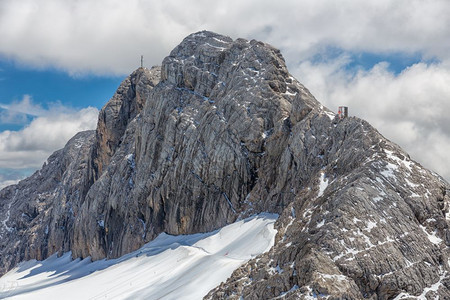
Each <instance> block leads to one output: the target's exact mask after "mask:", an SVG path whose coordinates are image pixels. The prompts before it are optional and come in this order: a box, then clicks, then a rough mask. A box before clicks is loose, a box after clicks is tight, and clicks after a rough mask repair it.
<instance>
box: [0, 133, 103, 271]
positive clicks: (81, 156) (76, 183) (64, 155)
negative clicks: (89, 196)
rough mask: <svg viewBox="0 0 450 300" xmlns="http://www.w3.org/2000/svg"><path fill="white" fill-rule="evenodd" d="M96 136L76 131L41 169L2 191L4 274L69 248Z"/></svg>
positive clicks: (0, 221)
mask: <svg viewBox="0 0 450 300" xmlns="http://www.w3.org/2000/svg"><path fill="white" fill-rule="evenodd" d="M94 137H95V132H94V131H86V132H80V133H78V134H77V135H75V136H74V137H73V138H72V139H71V140H70V141H69V142H68V143H67V145H66V146H65V147H64V149H62V150H59V151H56V152H55V153H53V154H52V155H51V156H50V157H49V158H48V160H47V162H46V163H45V164H44V166H43V167H42V169H41V170H40V171H37V172H36V173H34V174H33V175H32V176H30V177H29V178H27V179H25V180H22V181H21V182H20V183H18V184H17V185H12V186H9V187H6V188H4V189H3V190H1V191H0V212H1V214H0V274H4V273H5V272H6V271H7V270H9V269H11V268H12V267H13V266H14V265H15V264H17V263H18V262H21V261H24V260H29V259H45V258H47V257H48V256H50V255H52V254H54V253H57V252H59V253H62V252H67V251H70V248H71V239H72V232H73V231H75V230H76V229H75V228H74V220H75V218H76V216H77V214H78V213H79V209H80V204H81V203H82V201H83V199H84V197H85V195H86V193H87V190H88V188H89V175H88V172H89V152H90V149H91V146H92V144H93V142H94Z"/></svg>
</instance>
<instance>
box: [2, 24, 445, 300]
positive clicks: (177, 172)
mask: <svg viewBox="0 0 450 300" xmlns="http://www.w3.org/2000/svg"><path fill="white" fill-rule="evenodd" d="M159 76H160V77H159ZM159 78H160V81H159ZM158 81H159V83H158ZM81 137H83V142H82V143H81V144H80V145H82V146H80V147H81V148H80V150H77V149H78V148H76V147H75V144H76V143H75V142H74V139H77V137H75V138H74V139H72V140H71V142H69V143H68V145H67V146H66V147H65V148H64V149H63V150H61V151H59V152H57V153H55V154H54V155H53V156H52V157H53V159H52V158H50V159H49V161H50V162H51V161H53V160H54V161H58V164H56V162H55V163H54V166H53V165H52V163H49V164H48V165H46V166H45V167H44V168H43V170H42V171H41V173H36V174H34V175H33V176H32V177H31V178H29V179H27V180H25V181H23V182H21V183H19V184H18V185H16V186H11V187H8V188H6V189H4V190H2V191H1V193H0V210H1V212H2V214H1V215H0V216H1V217H0V219H1V218H3V220H4V221H3V222H0V234H2V239H1V242H0V245H1V248H0V255H1V256H0V261H1V266H4V267H3V269H0V273H1V272H4V271H6V270H8V269H10V268H11V267H12V266H13V265H14V264H15V263H17V262H19V261H22V260H24V259H30V258H38V259H41V258H45V257H47V256H48V255H50V254H52V253H55V252H58V251H59V252H63V251H69V250H71V251H72V255H73V256H74V257H79V256H82V257H86V256H92V257H93V258H94V259H100V258H104V257H117V256H120V255H123V254H125V253H128V252H130V251H132V250H135V249H137V248H139V247H140V246H142V245H143V244H144V243H146V242H148V241H150V240H152V239H153V238H154V237H156V236H157V235H158V234H159V233H161V232H163V231H165V232H168V233H170V234H185V233H194V232H202V231H210V230H213V229H216V228H218V227H221V226H223V225H225V224H227V223H230V222H233V221H235V220H236V219H238V218H242V217H245V216H248V215H251V214H254V213H258V212H262V211H269V212H277V213H279V214H280V219H279V220H278V222H277V225H276V226H277V228H278V236H277V239H276V242H275V246H274V247H273V248H272V249H271V250H270V251H269V252H268V253H265V254H263V255H261V256H259V257H257V258H255V259H253V260H251V261H249V262H248V263H247V264H245V265H244V266H242V267H240V268H239V269H238V270H236V271H235V272H234V273H233V275H232V276H231V277H230V278H229V279H228V281H227V282H225V283H222V284H221V285H220V286H219V287H217V288H216V289H214V290H213V291H211V292H210V293H209V294H208V296H206V298H207V299H224V298H225V299H226V298H229V299H240V297H242V298H243V299H271V298H277V297H278V299H298V298H300V299H302V298H304V299H310V298H314V297H323V298H327V299H363V298H368V299H393V298H394V297H397V298H396V299H408V297H413V296H420V295H422V296H424V297H428V298H430V299H431V298H434V297H435V296H440V297H441V298H446V297H450V290H449V288H450V278H449V277H448V270H449V265H448V250H449V248H448V245H449V243H450V233H449V231H448V219H449V218H450V217H449V213H450V211H449V205H450V202H449V201H450V199H449V197H448V194H447V192H448V190H449V188H450V186H449V184H448V183H447V182H445V181H444V180H443V179H442V178H440V177H439V176H438V175H436V174H434V173H432V172H430V171H428V170H426V169H424V168H422V167H421V166H420V165H419V164H418V163H416V162H414V161H412V160H411V159H410V158H409V156H408V155H407V154H406V153H404V152H403V151H402V150H401V149H400V148H399V147H398V146H396V145H395V144H393V143H391V142H390V141H388V140H386V139H385V138H384V137H383V136H381V135H380V134H379V133H378V132H377V131H376V130H375V129H374V128H373V127H371V126H370V125H369V124H368V123H367V122H365V121H363V120H360V119H358V118H354V117H351V118H346V119H343V120H337V119H336V118H335V117H334V114H333V113H331V112H330V111H329V110H328V109H326V108H324V107H323V106H322V105H320V103H319V102H317V100H315V99H314V97H313V96H312V95H311V94H310V93H309V91H308V90H307V89H306V88H305V87H304V86H303V85H301V84H300V83H299V82H298V81H297V80H296V79H295V78H293V77H292V76H291V75H290V74H289V72H288V71H287V69H286V66H285V63H284V60H283V58H282V56H281V54H280V52H279V51H278V50H277V49H275V48H273V47H271V46H269V45H267V44H264V43H261V42H258V41H247V40H243V39H237V40H232V39H230V38H228V37H224V36H221V35H217V34H214V33H211V32H199V33H196V34H192V35H190V36H188V37H187V38H185V39H184V40H183V42H182V43H181V44H180V45H179V46H177V47H176V48H175V49H174V50H173V51H172V52H171V53H170V55H169V56H168V57H166V58H165V59H164V61H163V63H162V66H161V68H153V69H151V70H147V69H138V70H137V71H135V72H134V73H133V74H132V75H130V77H129V78H127V79H126V80H125V81H124V82H123V83H122V84H121V86H120V87H119V89H118V91H117V92H116V94H115V95H114V97H113V98H112V99H111V100H110V102H108V104H106V106H105V107H104V108H103V109H102V111H101V113H100V116H99V122H98V127H97V130H96V132H95V133H93V132H90V133H82V134H80V136H78V139H79V138H81ZM71 149H72V150H71ZM75 150H76V151H75ZM64 161H65V163H63V162H64ZM43 173H45V174H46V176H42V175H41V174H43ZM53 178H56V179H53ZM43 182H45V184H44V183H43ZM53 191H58V192H53ZM42 203H44V204H42ZM27 214H28V215H29V217H30V218H31V220H35V221H27V222H26V223H24V221H21V220H22V219H21V218H25V217H27ZM27 220H28V219H27ZM21 222H22V223H21ZM47 225H48V229H47ZM11 245H14V246H11ZM28 249H33V250H28Z"/></svg>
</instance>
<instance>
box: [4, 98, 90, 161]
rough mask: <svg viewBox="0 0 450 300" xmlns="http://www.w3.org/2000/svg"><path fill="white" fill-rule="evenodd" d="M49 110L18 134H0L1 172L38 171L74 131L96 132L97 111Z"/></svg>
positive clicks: (85, 109) (10, 132)
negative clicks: (3, 169) (12, 170)
mask: <svg viewBox="0 0 450 300" xmlns="http://www.w3.org/2000/svg"><path fill="white" fill-rule="evenodd" d="M50 111H51V109H50V110H48V111H46V113H43V115H42V116H39V117H36V118H35V119H33V120H32V121H31V123H30V124H29V125H27V126H26V127H25V128H23V129H22V130H19V131H9V130H6V131H3V132H0V169H2V168H10V169H11V168H16V169H23V168H39V167H40V166H41V165H42V164H43V162H44V161H45V160H46V159H47V157H48V156H50V154H51V153H52V152H54V151H55V150H56V149H59V148H62V147H63V146H64V145H65V143H66V142H67V141H68V140H69V139H70V138H71V137H72V136H73V135H75V134H76V133H77V132H79V131H83V130H88V129H95V126H96V122H97V117H98V110H97V109H96V108H93V107H88V108H84V109H81V110H71V109H69V108H66V109H64V111H62V112H51V113H50Z"/></svg>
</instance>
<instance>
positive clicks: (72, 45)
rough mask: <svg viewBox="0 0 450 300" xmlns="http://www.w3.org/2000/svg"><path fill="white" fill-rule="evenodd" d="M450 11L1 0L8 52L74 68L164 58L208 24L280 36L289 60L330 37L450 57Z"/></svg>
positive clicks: (1, 30)
mask: <svg viewBox="0 0 450 300" xmlns="http://www.w3.org/2000/svg"><path fill="white" fill-rule="evenodd" d="M448 15H450V4H449V3H448V1H446V0H435V1H422V0H398V1H387V0H372V1H359V2H355V1H349V0H347V1H345V0H344V1H339V2H336V1H333V0H318V1H309V0H285V1H282V2H274V1H261V0H248V1H237V0H228V1H214V2H212V1H206V0H200V1H195V2H193V1H191V2H180V1H176V0H164V1H162V0H159V1H156V0H153V1H141V0H128V1H119V0H99V1H89V0H79V1H68V0H65V1H60V0H39V1H37V0H21V1H16V0H2V1H1V2H0V36H1V37H2V43H1V45H0V53H1V54H2V55H3V56H5V57H9V58H13V59H15V60H16V61H19V62H21V63H23V64H26V65H33V66H37V67H48V66H52V67H57V68H60V69H63V70H66V71H68V72H70V73H73V74H76V73H84V72H92V73H97V74H110V73H115V74H128V73H129V72H130V70H132V69H133V68H134V67H136V66H138V64H139V58H140V55H141V54H144V55H145V57H146V60H147V62H148V63H149V64H150V65H151V64H159V63H160V62H161V60H162V59H163V57H164V56H165V55H167V53H168V52H169V51H170V50H171V49H172V48H173V47H174V46H176V45H177V44H178V43H179V42H180V40H181V39H182V38H183V37H184V36H186V35H187V34H189V33H192V32H195V31H198V30H203V29H208V30H213V31H217V32H220V33H223V34H227V35H230V36H232V37H235V38H236V37H244V38H256V39H261V40H264V41H267V42H269V43H272V44H273V45H275V46H276V47H278V48H281V49H282V50H283V52H284V54H285V56H286V57H287V60H288V62H294V61H296V60H304V59H307V58H308V57H311V56H313V55H315V54H316V53H317V52H318V51H321V50H323V49H324V47H327V46H329V45H333V46H335V47H339V48H342V49H345V50H349V51H370V52H392V51H394V52H395V51H397V52H408V53H415V52H420V53H422V54H423V55H424V56H427V57H439V58H443V59H445V60H448V59H449V57H450V53H449V51H448V49H449V47H450V39H448V36H450V18H448ZM30 49H32V50H30Z"/></svg>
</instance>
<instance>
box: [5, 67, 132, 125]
mask: <svg viewBox="0 0 450 300" xmlns="http://www.w3.org/2000/svg"><path fill="white" fill-rule="evenodd" d="M0 70H1V71H0V97H1V98H0V103H1V104H4V105H7V104H8V103H11V102H20V101H21V100H22V99H23V96H24V95H30V96H31V97H32V99H33V102H34V103H35V104H37V105H41V106H42V107H43V108H44V109H48V108H49V106H51V105H52V104H54V103H57V102H60V103H62V104H63V105H64V106H67V107H71V108H74V109H81V108H83V107H88V106H93V107H96V108H98V109H100V108H101V107H102V106H103V105H104V104H105V103H106V102H107V101H108V100H109V98H111V96H112V95H113V94H114V91H115V90H116V89H117V87H118V86H119V84H120V82H121V81H122V80H123V76H118V75H116V76H95V75H90V76H79V77H73V76H70V75H69V74H67V73H66V72H63V71H60V70H57V69H54V68H49V69H44V70H39V69H33V68H26V67H24V66H17V65H16V64H15V63H14V62H11V61H8V60H1V59H0ZM0 109H1V108H0ZM32 118H33V116H32V115H29V116H28V118H27V119H28V122H26V123H18V122H11V123H8V122H6V121H3V122H1V123H0V131H3V130H19V129H21V128H23V126H24V125H26V124H28V123H29V122H30V121H31V119H32Z"/></svg>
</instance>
